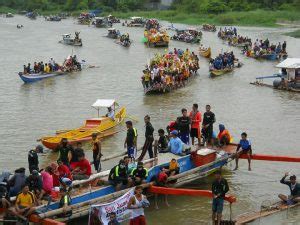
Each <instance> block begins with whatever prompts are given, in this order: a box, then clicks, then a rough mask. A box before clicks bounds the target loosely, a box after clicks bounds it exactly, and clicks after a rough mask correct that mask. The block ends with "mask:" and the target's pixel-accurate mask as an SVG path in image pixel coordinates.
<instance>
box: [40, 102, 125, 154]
mask: <svg viewBox="0 0 300 225" xmlns="http://www.w3.org/2000/svg"><path fill="white" fill-rule="evenodd" d="M116 106H117V103H116V102H115V100H113V99H98V100H97V101H96V102H95V103H94V104H93V105H92V107H93V108H96V109H97V110H98V117H97V118H91V119H87V120H86V121H85V124H84V125H83V126H81V127H79V128H76V129H72V130H69V131H67V132H62V133H59V134H57V135H55V136H49V137H42V138H41V141H42V143H43V145H44V146H46V147H47V148H49V149H52V150H53V149H55V148H56V147H57V146H58V144H59V143H60V141H61V139H62V138H67V139H68V141H69V143H70V144H74V143H77V142H83V141H89V140H91V136H92V134H93V133H100V137H105V136H107V135H109V134H114V133H116V132H114V131H113V132H110V133H109V130H111V129H112V128H114V127H116V126H117V125H119V124H120V123H121V122H122V121H123V120H124V118H125V117H126V108H125V107H121V108H119V109H117V108H116ZM102 107H105V108H108V107H112V108H113V109H112V110H114V111H115V115H114V119H112V118H110V117H106V116H101V117H100V116H99V110H100V108H102ZM116 110H118V111H116ZM106 133H107V134H106Z"/></svg>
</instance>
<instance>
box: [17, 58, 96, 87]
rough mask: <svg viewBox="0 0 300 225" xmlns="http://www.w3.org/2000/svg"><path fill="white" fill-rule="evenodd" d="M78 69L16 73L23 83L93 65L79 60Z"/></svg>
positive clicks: (76, 70) (77, 70) (65, 73)
mask: <svg viewBox="0 0 300 225" xmlns="http://www.w3.org/2000/svg"><path fill="white" fill-rule="evenodd" d="M80 66H81V67H80V69H75V70H72V71H62V70H59V71H55V72H51V73H30V74H24V73H23V72H19V73H18V75H19V77H20V78H21V79H22V81H24V83H34V82H37V81H40V80H44V79H47V78H50V77H57V76H62V75H67V74H70V73H73V72H79V71H81V70H82V69H87V68H92V67H94V66H91V65H88V64H87V63H86V61H85V60H82V61H81V62H80Z"/></svg>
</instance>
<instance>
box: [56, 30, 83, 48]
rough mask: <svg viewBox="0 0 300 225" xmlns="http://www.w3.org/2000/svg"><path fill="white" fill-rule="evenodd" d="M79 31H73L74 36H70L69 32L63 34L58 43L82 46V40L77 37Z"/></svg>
mask: <svg viewBox="0 0 300 225" xmlns="http://www.w3.org/2000/svg"><path fill="white" fill-rule="evenodd" d="M79 34H80V32H75V38H72V37H71V34H63V35H62V37H63V39H62V40H61V41H59V43H62V44H65V45H73V46H82V40H81V38H79Z"/></svg>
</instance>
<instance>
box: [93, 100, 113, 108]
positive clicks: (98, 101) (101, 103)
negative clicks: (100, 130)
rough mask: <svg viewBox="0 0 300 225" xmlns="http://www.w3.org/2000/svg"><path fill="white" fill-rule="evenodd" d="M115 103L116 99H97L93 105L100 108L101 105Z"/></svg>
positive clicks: (107, 105) (106, 105)
mask: <svg viewBox="0 0 300 225" xmlns="http://www.w3.org/2000/svg"><path fill="white" fill-rule="evenodd" d="M114 103H115V100H114V99H97V101H96V102H95V103H94V104H93V105H92V107H93V108H95V109H99V108H101V107H106V108H107V107H111V106H112V105H113V104H114Z"/></svg>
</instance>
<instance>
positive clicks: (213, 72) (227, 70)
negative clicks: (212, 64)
mask: <svg viewBox="0 0 300 225" xmlns="http://www.w3.org/2000/svg"><path fill="white" fill-rule="evenodd" d="M232 71H233V68H225V69H221V70H216V69H213V70H210V74H211V76H212V77H218V76H221V75H224V74H226V73H230V72H232Z"/></svg>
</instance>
